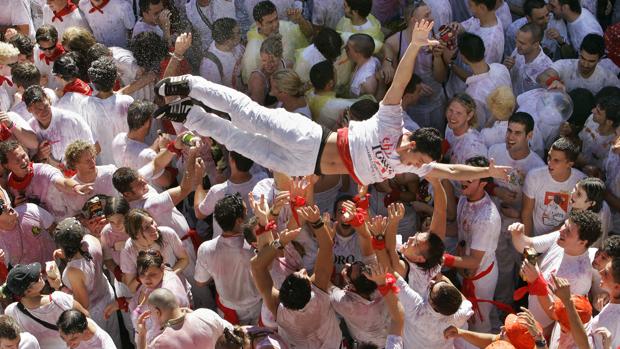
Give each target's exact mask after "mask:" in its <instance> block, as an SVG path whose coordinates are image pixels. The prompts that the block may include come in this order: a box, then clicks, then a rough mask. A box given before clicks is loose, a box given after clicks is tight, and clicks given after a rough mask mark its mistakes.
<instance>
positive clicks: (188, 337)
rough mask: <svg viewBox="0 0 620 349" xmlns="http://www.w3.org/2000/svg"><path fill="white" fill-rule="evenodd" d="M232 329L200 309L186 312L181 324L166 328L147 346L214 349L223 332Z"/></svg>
mask: <svg viewBox="0 0 620 349" xmlns="http://www.w3.org/2000/svg"><path fill="white" fill-rule="evenodd" d="M230 327H232V326H231V325H230V324H229V323H228V322H227V321H226V320H224V319H222V318H221V317H220V316H219V315H217V314H216V313H215V312H214V311H212V310H210V309H205V308H200V309H196V310H194V311H192V312H186V313H185V316H184V318H182V322H181V323H174V324H171V325H170V326H167V327H166V328H165V329H164V331H163V332H162V333H161V334H160V335H159V336H157V337H155V339H153V341H152V342H151V343H150V344H149V345H148V348H153V349H159V348H161V349H172V348H175V349H176V348H179V349H181V348H204V349H212V348H215V343H216V341H217V339H218V338H219V336H220V335H221V334H222V333H223V332H224V328H230Z"/></svg>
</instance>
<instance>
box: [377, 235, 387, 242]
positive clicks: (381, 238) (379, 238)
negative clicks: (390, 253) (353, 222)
mask: <svg viewBox="0 0 620 349" xmlns="http://www.w3.org/2000/svg"><path fill="white" fill-rule="evenodd" d="M375 240H377V241H383V240H385V235H375Z"/></svg>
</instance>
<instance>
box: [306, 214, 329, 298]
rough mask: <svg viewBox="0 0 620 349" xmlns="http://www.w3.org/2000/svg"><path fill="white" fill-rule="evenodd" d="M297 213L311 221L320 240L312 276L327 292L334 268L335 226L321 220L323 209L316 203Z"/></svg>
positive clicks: (314, 282)
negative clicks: (333, 232) (332, 231)
mask: <svg viewBox="0 0 620 349" xmlns="http://www.w3.org/2000/svg"><path fill="white" fill-rule="evenodd" d="M297 213H298V214H299V216H300V218H303V219H305V220H306V221H308V222H310V225H311V226H312V229H313V230H314V236H315V237H316V239H317V240H318V241H319V252H318V254H317V256H316V262H315V263H314V273H313V274H312V276H311V279H312V283H313V284H314V285H315V286H316V287H318V288H320V289H321V290H323V291H325V292H327V288H328V286H329V281H330V279H331V277H332V272H333V270H334V248H333V245H334V242H333V240H332V234H331V230H332V229H333V228H332V227H331V226H330V222H325V221H324V220H321V211H320V210H319V207H318V206H316V205H314V206H312V207H310V206H306V207H301V208H298V209H297Z"/></svg>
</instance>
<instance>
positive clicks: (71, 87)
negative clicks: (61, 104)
mask: <svg viewBox="0 0 620 349" xmlns="http://www.w3.org/2000/svg"><path fill="white" fill-rule="evenodd" d="M62 92H64V93H67V92H75V93H80V94H83V95H85V96H90V95H92V94H93V89H92V88H91V87H90V86H88V84H87V83H85V82H84V81H82V80H80V79H75V80H73V82H70V83H68V84H66V85H65V87H64V88H63V89H62Z"/></svg>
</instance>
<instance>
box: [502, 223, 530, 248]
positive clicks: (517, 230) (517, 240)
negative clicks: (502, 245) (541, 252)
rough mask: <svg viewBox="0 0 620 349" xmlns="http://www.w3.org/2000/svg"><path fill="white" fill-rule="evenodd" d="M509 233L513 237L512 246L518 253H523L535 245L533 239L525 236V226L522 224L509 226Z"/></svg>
mask: <svg viewBox="0 0 620 349" xmlns="http://www.w3.org/2000/svg"><path fill="white" fill-rule="evenodd" d="M508 232H510V235H511V237H512V245H513V246H514V247H515V249H516V250H517V252H519V253H521V252H523V250H524V249H525V248H526V247H531V246H532V244H533V241H532V238H531V237H529V236H526V235H525V226H524V225H523V224H521V223H512V224H511V225H510V226H508Z"/></svg>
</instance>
